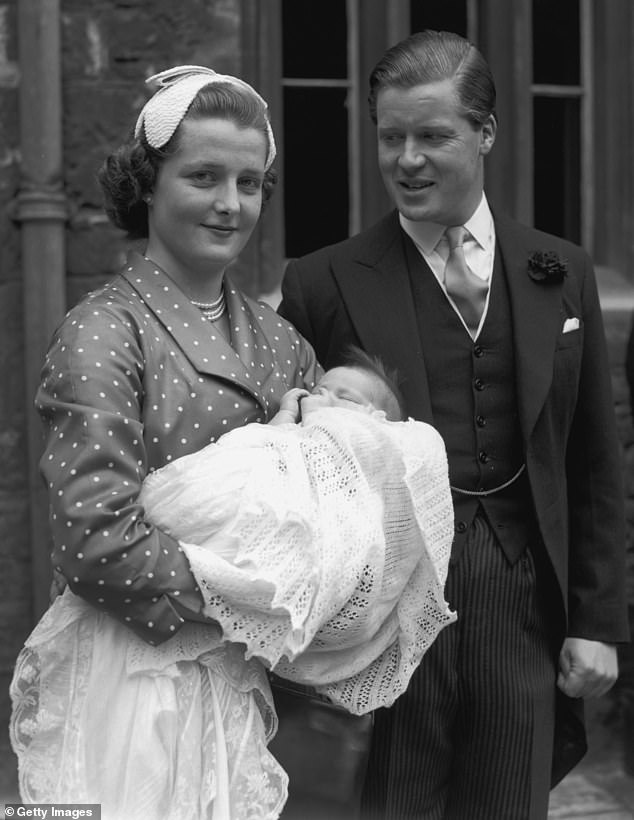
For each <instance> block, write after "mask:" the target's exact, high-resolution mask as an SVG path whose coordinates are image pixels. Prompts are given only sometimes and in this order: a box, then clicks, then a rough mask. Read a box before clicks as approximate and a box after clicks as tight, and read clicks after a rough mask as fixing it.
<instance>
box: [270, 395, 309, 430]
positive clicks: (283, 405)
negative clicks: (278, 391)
mask: <svg viewBox="0 0 634 820" xmlns="http://www.w3.org/2000/svg"><path fill="white" fill-rule="evenodd" d="M308 395H309V393H308V390H304V388H303V387H293V388H291V390H289V391H288V392H287V393H284V395H283V396H282V401H281V402H280V409H279V410H278V411H277V413H276V414H275V415H274V416H273V418H272V419H271V420H270V421H269V424H297V423H298V422H299V421H300V419H301V417H302V411H301V408H300V406H299V403H300V401H301V399H303V398H304V396H308Z"/></svg>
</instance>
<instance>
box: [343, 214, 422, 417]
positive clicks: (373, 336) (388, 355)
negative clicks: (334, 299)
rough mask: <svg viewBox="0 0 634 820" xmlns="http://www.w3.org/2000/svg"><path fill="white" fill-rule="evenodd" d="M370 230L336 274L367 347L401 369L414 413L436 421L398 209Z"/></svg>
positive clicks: (363, 343) (402, 378) (355, 326)
mask: <svg viewBox="0 0 634 820" xmlns="http://www.w3.org/2000/svg"><path fill="white" fill-rule="evenodd" d="M364 236H365V241H364V242H360V243H359V245H358V248H359V250H358V252H357V254H356V255H355V257H353V258H352V259H351V260H346V261H343V260H338V261H337V263H336V264H335V265H334V269H333V270H334V275H335V278H336V279H337V282H338V284H339V287H340V290H341V294H342V297H343V300H344V302H345V303H346V308H347V310H348V313H349V315H350V318H351V320H352V323H353V325H354V328H355V330H356V333H357V335H358V337H359V339H360V341H361V343H362V345H363V347H364V348H365V349H366V350H367V351H368V352H369V353H375V354H376V355H380V356H381V357H382V358H383V359H384V360H385V361H386V363H387V364H388V365H390V366H392V367H395V368H396V369H397V370H398V373H399V376H400V378H401V382H402V390H403V393H404V394H405V396H406V397H407V399H408V402H407V403H408V406H409V408H410V410H411V412H412V414H414V415H415V416H416V418H418V419H420V420H423V421H431V419H432V412H431V400H430V396H429V386H428V384H427V375H426V372H425V363H424V359H423V351H422V347H421V343H420V336H419V333H418V324H417V319H416V310H415V306H414V300H413V296H412V290H411V286H410V281H409V274H408V269H407V260H406V258H405V253H404V249H403V237H402V234H401V228H400V225H399V223H398V216H397V213H396V211H395V212H393V213H391V214H389V215H388V216H387V217H386V218H385V219H383V220H381V222H379V223H378V224H377V225H376V226H375V227H374V228H373V229H370V231H369V232H367V233H366V234H365V235H364Z"/></svg>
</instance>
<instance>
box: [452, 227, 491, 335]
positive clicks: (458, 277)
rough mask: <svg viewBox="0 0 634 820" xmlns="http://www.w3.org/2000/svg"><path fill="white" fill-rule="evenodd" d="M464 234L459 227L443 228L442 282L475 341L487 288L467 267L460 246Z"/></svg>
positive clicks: (462, 242)
mask: <svg viewBox="0 0 634 820" xmlns="http://www.w3.org/2000/svg"><path fill="white" fill-rule="evenodd" d="M468 233H469V232H468V231H467V229H466V228H464V227H463V226H462V225H457V226H456V227H453V228H447V230H446V231H445V235H446V236H447V241H448V243H449V256H448V257H447V262H446V264H445V273H444V277H443V281H444V283H445V288H446V289H447V293H448V294H449V296H451V298H452V300H453V302H454V304H455V305H456V307H457V308H458V310H459V311H460V315H461V316H462V318H463V319H464V321H465V324H466V326H467V327H468V328H469V333H470V334H471V336H472V337H475V334H476V333H477V330H478V326H479V324H480V318H481V317H482V312H483V311H484V305H485V303H486V298H487V292H488V290H489V285H488V284H487V282H484V281H483V280H482V279H480V277H479V276H476V275H475V273H474V272H473V271H472V270H470V269H469V266H468V265H467V260H466V259H465V255H464V248H463V244H464V241H465V239H466V238H467V236H468Z"/></svg>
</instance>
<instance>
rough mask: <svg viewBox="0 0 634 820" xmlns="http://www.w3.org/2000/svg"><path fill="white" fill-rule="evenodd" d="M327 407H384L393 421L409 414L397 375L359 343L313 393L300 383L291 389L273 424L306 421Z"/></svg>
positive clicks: (272, 420) (363, 409)
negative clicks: (406, 411) (317, 411)
mask: <svg viewBox="0 0 634 820" xmlns="http://www.w3.org/2000/svg"><path fill="white" fill-rule="evenodd" d="M324 407H345V408H347V409H348V410H360V411H364V412H372V411H373V410H380V411H383V412H384V413H385V418H386V419H388V420H389V421H403V419H404V416H405V414H404V411H403V399H402V397H401V394H400V391H399V389H398V387H397V385H396V376H395V375H393V374H390V373H388V372H387V371H386V369H385V367H384V366H383V363H382V362H381V361H380V360H379V359H374V358H372V357H371V356H369V355H368V354H367V353H365V352H364V351H362V350H361V349H359V348H355V347H352V348H350V351H349V353H348V355H347V357H346V359H345V363H344V364H343V365H342V366H340V367H334V368H332V369H331V370H328V371H327V372H326V373H325V374H324V376H322V378H321V379H320V381H319V382H318V384H317V386H316V387H315V389H314V390H313V391H312V393H309V392H308V391H307V390H303V389H302V388H299V387H296V388H293V389H292V390H289V391H288V393H286V394H285V396H284V397H283V399H282V402H281V404H280V409H279V411H278V413H277V415H275V416H274V417H273V418H272V419H271V421H270V422H269V424H275V425H279V424H285V423H288V422H291V423H296V422H297V421H299V420H300V419H301V420H302V421H303V420H305V419H306V418H307V417H308V416H309V414H310V413H312V412H314V411H315V410H319V409H321V408H324Z"/></svg>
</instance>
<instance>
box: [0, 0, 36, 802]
mask: <svg viewBox="0 0 634 820" xmlns="http://www.w3.org/2000/svg"><path fill="white" fill-rule="evenodd" d="M17 3H18V0H10V2H4V3H2V4H0V634H1V635H2V640H1V641H0V724H1V725H2V727H3V728H2V731H1V732H0V797H1V796H2V795H3V794H5V793H6V790H7V789H8V788H9V787H10V785H11V784H12V783H13V781H14V775H13V770H12V768H11V767H10V766H8V765H7V761H10V752H9V742H8V737H7V733H6V730H5V729H4V727H5V726H6V724H7V720H8V715H9V692H8V689H9V681H10V678H11V672H12V669H13V663H14V660H15V656H16V654H17V652H18V650H19V648H20V646H21V645H22V643H23V641H24V638H25V637H26V635H27V634H28V630H29V629H30V627H31V615H30V588H31V584H30V562H29V530H28V515H27V511H28V479H27V466H26V461H25V459H24V452H25V449H26V437H25V425H24V407H25V398H26V397H25V395H24V393H25V387H24V378H23V363H24V348H23V322H22V289H21V283H20V235H19V230H18V228H17V226H16V225H15V223H14V222H13V221H12V219H11V216H10V215H11V207H12V201H13V198H14V197H15V194H16V192H17V186H18V182H19V172H20V171H19V158H20V157H19V134H18V84H19V72H18V65H17V36H16V31H17V27H16V15H17Z"/></svg>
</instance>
